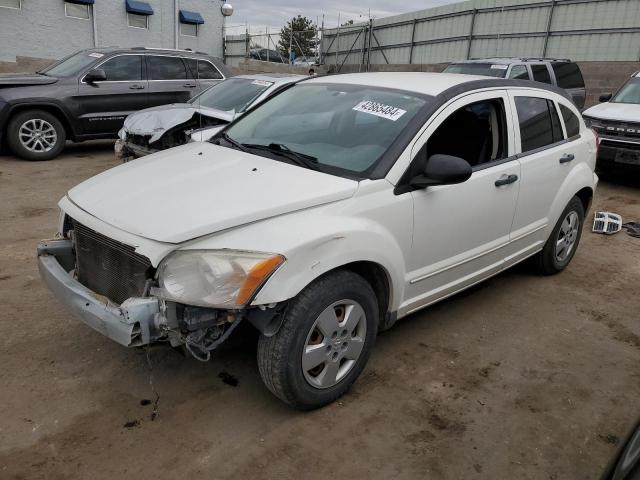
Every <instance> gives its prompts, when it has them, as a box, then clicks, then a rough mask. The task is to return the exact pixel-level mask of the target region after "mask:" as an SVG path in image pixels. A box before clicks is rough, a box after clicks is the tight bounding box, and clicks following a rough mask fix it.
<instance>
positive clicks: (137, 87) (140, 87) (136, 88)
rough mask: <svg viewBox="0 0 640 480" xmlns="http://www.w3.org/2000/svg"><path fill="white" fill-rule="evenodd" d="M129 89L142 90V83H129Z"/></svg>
mask: <svg viewBox="0 0 640 480" xmlns="http://www.w3.org/2000/svg"><path fill="white" fill-rule="evenodd" d="M129 88H130V89H131V90H144V85H129Z"/></svg>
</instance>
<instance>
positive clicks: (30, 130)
mask: <svg viewBox="0 0 640 480" xmlns="http://www.w3.org/2000/svg"><path fill="white" fill-rule="evenodd" d="M65 140H66V133H65V131H64V126H63V125H62V122H60V120H58V118H56V116H55V115H52V114H51V113H49V112H45V111H43V110H29V111H26V112H22V113H18V114H17V115H16V116H15V117H13V118H12V119H11V121H10V122H9V126H8V128H7V143H8V144H9V148H10V149H11V151H12V152H13V153H14V154H15V155H17V156H18V157H20V158H23V159H25V160H51V159H52V158H55V157H57V156H58V155H59V154H60V152H62V149H63V148H64V142H65Z"/></svg>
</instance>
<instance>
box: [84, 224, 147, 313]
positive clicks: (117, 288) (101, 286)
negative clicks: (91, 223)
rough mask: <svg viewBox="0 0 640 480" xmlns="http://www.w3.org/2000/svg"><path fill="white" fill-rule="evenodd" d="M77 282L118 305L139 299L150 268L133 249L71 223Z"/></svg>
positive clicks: (143, 258)
mask: <svg viewBox="0 0 640 480" xmlns="http://www.w3.org/2000/svg"><path fill="white" fill-rule="evenodd" d="M73 238H74V245H75V252H76V275H77V278H78V281H79V282H80V283H81V284H82V285H84V286H85V287H87V288H88V289H89V290H91V291H93V292H95V293H97V294H99V295H102V296H104V297H107V298H108V299H109V300H111V301H113V302H116V303H118V304H120V303H122V302H124V301H125V300H126V299H127V298H130V297H139V296H141V295H142V293H143V292H144V289H145V285H146V282H147V280H148V279H150V278H153V275H154V269H153V267H152V265H151V262H150V261H149V259H148V258H147V257H144V256H143V255H140V254H138V253H136V252H135V251H134V248H133V247H131V246H129V245H125V244H124V243H120V242H118V241H116V240H112V239H111V238H109V237H106V236H104V235H102V234H100V233H98V232H96V231H94V230H92V229H90V228H88V227H86V226H84V225H82V224H81V223H79V222H76V221H75V220H74V221H73Z"/></svg>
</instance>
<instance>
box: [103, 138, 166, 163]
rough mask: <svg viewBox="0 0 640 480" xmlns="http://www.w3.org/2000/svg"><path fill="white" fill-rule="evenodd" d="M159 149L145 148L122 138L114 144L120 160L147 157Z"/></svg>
mask: <svg viewBox="0 0 640 480" xmlns="http://www.w3.org/2000/svg"><path fill="white" fill-rule="evenodd" d="M158 151H159V150H155V149H152V148H145V147H142V146H140V145H136V144H133V143H129V142H127V141H126V140H122V139H118V140H116V144H115V146H114V152H115V154H116V159H118V160H120V161H121V162H128V161H130V160H134V159H136V158H140V157H145V156H147V155H151V154H152V153H156V152H158Z"/></svg>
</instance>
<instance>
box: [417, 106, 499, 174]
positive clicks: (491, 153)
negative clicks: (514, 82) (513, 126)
mask: <svg viewBox="0 0 640 480" xmlns="http://www.w3.org/2000/svg"><path fill="white" fill-rule="evenodd" d="M506 125H507V122H506V116H505V109H504V103H503V101H502V100H501V99H491V100H483V101H480V102H474V103H470V104H469V105H465V106H464V107H461V108H459V109H458V110H456V111H455V112H453V113H452V114H451V115H450V116H449V117H448V118H447V119H446V120H445V121H444V122H442V124H441V125H440V126H439V127H438V128H437V129H436V131H435V132H433V134H432V135H431V137H430V138H429V140H428V141H427V155H428V156H429V157H430V156H432V155H435V154H438V153H439V154H444V155H452V156H454V157H460V158H463V159H465V160H466V161H467V162H469V164H470V165H471V166H472V167H478V166H480V165H484V164H487V163H491V162H494V161H497V160H501V159H503V158H506V157H507V156H508V147H507V133H506Z"/></svg>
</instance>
